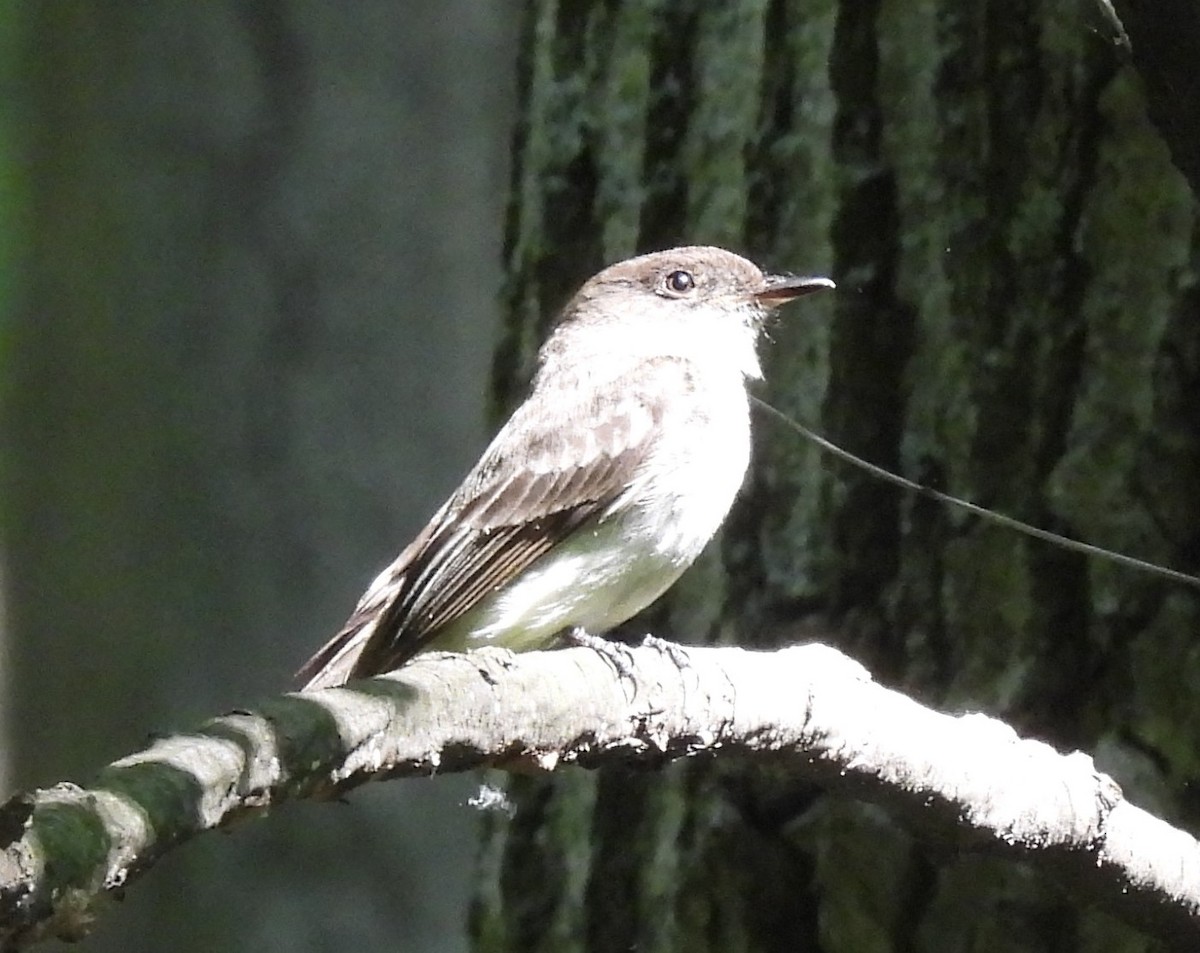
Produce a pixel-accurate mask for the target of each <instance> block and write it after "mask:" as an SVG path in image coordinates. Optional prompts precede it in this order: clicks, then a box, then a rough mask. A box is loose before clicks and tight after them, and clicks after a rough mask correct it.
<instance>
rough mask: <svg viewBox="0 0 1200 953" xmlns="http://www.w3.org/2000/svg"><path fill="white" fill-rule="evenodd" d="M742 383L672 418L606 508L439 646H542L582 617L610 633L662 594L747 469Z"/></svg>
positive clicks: (714, 524)
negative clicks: (713, 409)
mask: <svg viewBox="0 0 1200 953" xmlns="http://www.w3.org/2000/svg"><path fill="white" fill-rule="evenodd" d="M736 383H737V386H736V389H735V390H734V389H725V388H723V390H724V391H725V392H724V393H720V394H718V393H713V394H709V395H706V396H707V397H709V398H710V400H723V401H726V403H723V404H722V405H721V410H720V412H717V413H712V414H701V415H700V416H697V415H695V414H693V416H692V418H691V419H688V420H686V421H668V425H667V426H665V427H664V430H663V435H662V438H661V439H660V440H658V441H657V442H656V445H655V447H654V449H653V451H652V452H651V454H650V455H649V457H648V459H647V461H646V463H645V464H644V465H643V467H642V468H641V469H640V470H639V472H638V474H637V477H636V478H635V480H634V481H633V483H632V484H631V485H630V487H629V490H628V491H627V493H626V494H625V495H624V496H623V497H622V498H621V499H620V500H618V502H617V503H615V504H614V505H613V506H612V507H611V508H610V510H609V511H608V512H607V513H606V514H604V515H602V516H601V517H600V518H599V519H598V520H596V521H594V522H592V523H588V524H585V525H584V526H582V527H581V528H580V529H579V530H578V531H577V532H576V533H575V534H574V535H573V536H571V537H570V538H568V539H567V540H565V541H564V542H563V543H561V544H559V546H558V547H556V548H555V549H554V550H552V551H551V552H549V553H547V554H546V555H545V556H543V557H542V558H541V559H539V560H538V561H537V562H535V563H534V564H533V565H532V566H530V567H529V568H528V569H527V570H526V571H525V572H524V573H522V574H521V576H519V577H518V578H517V579H516V580H514V581H513V582H511V583H509V584H508V585H507V586H505V587H504V588H503V589H501V590H499V591H498V592H496V593H494V594H493V595H491V596H489V597H487V598H485V599H484V600H482V601H481V602H480V603H479V604H478V605H477V606H475V608H473V609H472V610H471V611H470V612H468V613H467V614H466V615H465V616H463V617H462V618H461V619H460V620H458V621H457V622H456V623H454V624H453V625H451V626H450V627H449V628H448V629H447V630H446V631H445V632H444V633H442V634H441V635H439V636H438V638H437V639H436V640H435V641H434V643H433V645H432V646H431V647H433V648H438V649H444V650H451V651H459V650H465V649H469V648H474V647H478V646H480V645H488V644H494V645H502V646H505V647H507V648H512V649H516V650H521V649H531V648H537V647H539V646H543V645H546V644H548V643H549V642H550V641H551V640H552V639H553V637H554V636H555V635H557V634H558V633H559V632H561V631H562V630H563V629H567V628H570V627H574V626H580V627H582V628H584V629H586V630H588V631H589V632H603V631H605V630H606V629H610V628H612V627H613V626H616V625H619V624H620V623H622V622H624V621H625V620H626V619H628V618H630V617H631V616H633V615H635V614H636V613H638V612H640V611H641V610H642V609H644V608H645V607H646V606H648V605H649V604H650V603H652V602H654V600H656V599H657V598H658V597H659V596H661V595H662V594H663V592H665V591H666V590H667V589H668V588H669V587H670V586H671V584H672V583H674V582H675V580H676V579H678V578H679V576H680V574H681V573H682V572H683V571H684V570H685V569H686V568H687V567H688V566H690V565H691V564H692V562H693V561H694V560H695V559H696V557H697V556H699V555H700V552H701V550H703V548H704V547H705V545H706V544H707V543H708V541H709V540H710V539H711V538H712V536H713V534H714V533H715V532H716V531H717V529H718V528H719V527H720V525H721V523H722V522H723V521H724V519H725V516H726V515H727V514H728V512H729V508H730V506H731V505H732V503H733V500H734V497H735V496H736V495H737V492H738V489H739V488H740V487H741V484H742V481H743V479H744V477H745V473H746V467H747V465H748V463H749V459H750V424H749V410H748V407H747V403H746V395H745V390H744V387H743V386H742V384H741V381H740V380H738V381H737V382H736ZM705 403H706V404H707V405H708V406H711V403H710V402H709V401H706V402H705ZM703 409H704V408H701V410H703ZM670 423H676V424H677V426H669V424H670Z"/></svg>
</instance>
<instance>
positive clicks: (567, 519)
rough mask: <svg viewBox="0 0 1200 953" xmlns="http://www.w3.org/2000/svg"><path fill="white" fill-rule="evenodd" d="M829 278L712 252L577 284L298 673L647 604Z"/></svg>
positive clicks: (330, 681) (694, 535)
mask: <svg viewBox="0 0 1200 953" xmlns="http://www.w3.org/2000/svg"><path fill="white" fill-rule="evenodd" d="M833 287H834V283H833V282H832V281H831V280H830V279H828V278H824V277H800V276H794V275H789V274H771V273H767V272H764V271H763V270H762V269H761V268H759V267H758V266H757V265H755V264H754V263H753V262H751V261H749V260H748V259H746V258H743V257H741V256H739V255H737V254H734V253H733V252H730V251H726V250H724V249H721V248H715V247H708V246H685V247H680V248H672V249H669V250H666V251H656V252H651V253H649V254H644V255H639V256H637V257H634V258H630V259H627V260H625V261H621V262H618V263H616V264H613V265H610V266H608V267H606V268H604V269H603V270H602V271H600V272H599V273H597V274H596V275H595V276H594V277H592V278H590V279H589V280H588V281H586V282H585V283H584V284H583V285H582V287H580V289H579V290H578V291H577V292H576V294H575V295H574V296H573V297H572V298H571V299H570V300H569V301H568V302H567V304H566V305H565V307H564V308H563V309H562V311H561V313H560V314H559V316H558V318H557V320H556V321H555V323H554V324H553V326H552V329H551V331H550V333H549V335H548V337H547V339H546V341H545V343H544V344H543V345H542V347H541V348H540V350H539V352H538V355H537V366H536V371H535V373H534V377H533V381H532V383H531V386H530V390H529V394H528V396H527V397H526V399H525V401H524V402H523V403H522V404H520V405H519V406H518V407H517V408H516V409H515V410H514V411H513V413H512V415H511V416H510V417H509V419H508V421H507V422H506V423H505V424H504V425H503V427H501V429H500V430H499V432H498V433H497V434H496V436H495V438H494V439H493V440H492V442H491V443H490V445H489V446H488V447H487V449H486V450H484V452H483V455H482V456H481V457H480V458H479V461H478V462H477V463H476V464H475V466H474V467H473V468H472V469H471V470H470V471H469V472H468V473H467V475H466V477H465V478H464V479H463V481H462V483H461V484H460V485H459V486H458V488H457V489H456V490H455V491H454V492H453V493H452V494H451V495H450V497H449V499H447V500H446V502H445V503H444V504H443V505H442V506H441V508H440V509H439V510H438V511H437V512H436V513H435V514H434V516H433V518H432V519H431V520H430V521H429V522H428V524H426V526H425V527H424V528H423V529H422V530H421V531H420V532H419V533H418V534H417V535H416V537H415V538H414V539H413V540H412V542H410V543H409V544H408V546H406V547H405V548H404V550H403V551H402V552H401V553H400V555H399V556H398V557H397V558H396V559H395V560H394V561H393V562H392V563H391V564H390V565H388V566H387V567H386V568H385V569H384V570H383V571H382V572H381V573H379V575H378V576H377V577H376V578H375V580H374V581H373V582H372V583H371V584H370V586H369V587H368V588H367V590H366V592H365V593H364V594H363V596H362V597H361V599H360V600H359V601H358V604H357V605H356V607H355V609H354V611H353V613H352V614H351V615H350V617H349V619H348V620H347V621H346V623H345V625H344V626H343V627H342V628H341V630H340V631H338V632H337V634H336V635H334V636H333V637H332V638H331V639H330V640H329V641H328V642H326V643H325V644H324V645H323V646H322V647H321V648H320V649H319V650H318V651H317V652H316V653H315V654H313V656H312V657H311V658H310V659H309V660H308V661H307V662H306V663H305V664H304V665H303V666H302V668H301V669H300V671H299V672H298V673H297V678H298V679H299V680H300V682H301V683H302V684H303V687H304V690H306V691H311V690H316V689H320V688H327V687H333V686H338V685H342V684H344V683H345V682H346V681H348V680H351V679H359V678H366V677H369V676H372V675H376V674H380V673H384V672H389V671H392V670H395V669H397V668H399V667H401V666H402V665H404V664H405V663H406V662H408V661H409V660H410V659H411V658H412V657H413V656H414V655H416V654H417V653H419V652H422V651H426V650H430V649H437V650H444V651H454V652H463V651H468V650H470V649H474V648H478V647H481V646H487V645H494V646H501V647H504V648H508V649H512V650H514V651H527V650H533V649H540V648H546V647H550V646H552V645H553V644H554V643H555V642H556V640H557V639H558V638H559V637H560V636H561V635H563V634H565V633H568V632H571V631H580V632H585V633H588V634H593V635H594V634H599V633H603V632H605V631H607V630H610V629H612V628H613V627H614V626H617V625H620V624H621V623H623V622H625V621H626V620H628V619H629V618H630V617H632V616H633V615H635V614H636V613H638V612H639V611H641V610H642V609H643V608H645V607H646V606H648V605H650V604H651V603H652V602H654V601H655V600H656V599H658V597H659V596H661V595H662V594H663V593H664V592H665V591H666V590H667V589H668V588H669V587H670V586H671V585H672V584H673V583H674V582H675V581H676V580H677V579H678V578H679V576H680V575H681V574H682V573H683V571H684V570H685V569H686V568H687V567H688V566H689V565H691V564H692V562H693V561H694V560H695V559H696V558H697V556H699V554H700V552H701V551H702V550H703V548H704V547H705V545H706V544H707V543H708V542H709V540H710V539H711V538H712V537H713V536H714V534H715V533H716V531H717V530H718V529H719V528H720V526H721V524H722V523H723V522H724V520H725V517H726V515H727V514H728V512H729V509H730V507H731V506H732V504H733V501H734V499H735V497H736V496H737V493H738V491H739V489H740V487H741V485H742V483H743V482H744V479H745V474H746V471H747V468H748V465H749V461H750V449H751V439H750V438H751V430H750V402H749V401H750V397H749V393H748V390H747V386H748V384H750V383H751V382H753V381H756V380H758V379H759V378H761V377H762V366H761V364H760V362H759V358H758V354H757V344H758V341H759V339H760V338H761V337H762V335H763V330H764V327H765V325H766V323H767V320H768V318H769V317H770V316H771V315H772V314H773V312H774V311H775V310H776V308H777V307H778V306H780V305H782V304H784V303H785V302H788V301H792V300H793V299H796V298H799V297H802V296H805V295H808V294H811V293H813V292H817V291H821V290H825V289H832V288H833Z"/></svg>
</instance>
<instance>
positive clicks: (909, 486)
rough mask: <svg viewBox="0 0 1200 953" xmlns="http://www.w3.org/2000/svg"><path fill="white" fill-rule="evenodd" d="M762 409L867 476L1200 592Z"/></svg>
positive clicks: (1191, 580)
mask: <svg viewBox="0 0 1200 953" xmlns="http://www.w3.org/2000/svg"><path fill="white" fill-rule="evenodd" d="M750 399H751V400H753V401H754V403H755V404H757V405H758V406H759V407H761V408H762V409H763V410H765V411H766V412H767V413H769V414H771V415H772V416H774V417H775V418H776V419H778V420H781V421H782V422H783V423H785V424H787V425H788V426H789V427H791V428H792V429H793V430H795V431H796V433H798V434H800V435H801V436H802V437H805V438H807V439H808V440H811V441H812V442H813V443H815V444H816V445H817V446H818V447H820V448H821V449H822V450H825V451H826V452H827V453H832V454H833V455H834V456H835V457H838V458H839V459H842V460H845V461H846V462H847V463H850V464H853V465H854V466H856V467H858V468H859V469H860V470H865V471H866V472H867V473H869V474H871V475H872V476H874V477H878V478H879V479H880V480H885V481H887V482H888V483H894V484H895V485H896V486H899V487H903V488H904V489H906V490H911V491H912V492H913V493H916V494H918V495H920V496H925V497H929V498H930V499H934V500H937V501H938V502H940V503H949V504H950V505H951V506H957V507H959V508H960V509H964V510H966V511H967V512H968V513H972V514H974V515H975V516H978V517H980V518H982V519H985V520H989V521H991V522H993V523H996V524H997V525H999V526H1004V527H1007V528H1008V529H1015V530H1016V531H1017V532H1019V533H1024V534H1025V535H1026V536H1032V537H1033V538H1034V539H1040V540H1042V541H1044V542H1047V543H1053V544H1054V545H1055V546H1061V547H1062V548H1063V549H1070V550H1073V551H1075V552H1077V553H1084V554H1085V555H1088V556H1098V557H1100V558H1101V559H1107V560H1109V561H1110V562H1114V563H1117V564H1119V565H1121V566H1129V567H1131V568H1133V569H1140V570H1142V571H1143V572H1148V573H1153V574H1154V575H1156V576H1161V577H1162V578H1164V579H1170V580H1171V581H1172V582H1179V583H1183V584H1184V585H1185V586H1191V587H1193V588H1195V589H1200V576H1190V575H1188V574H1187V573H1185V572H1180V571H1179V570H1177V569H1168V568H1167V567H1166V566H1159V565H1157V564H1155V563H1152V562H1147V561H1146V560H1144V559H1137V558H1135V557H1133V556H1126V555H1125V554H1124V553H1116V552H1113V551H1112V550H1111V549H1104V548H1103V547H1100V546H1093V545H1092V544H1091V543H1084V542H1080V541H1079V540H1077V539H1072V538H1071V537H1070V536H1062V535H1060V534H1059V533H1052V532H1050V531H1049V530H1047V529H1040V528H1039V527H1037V526H1032V525H1030V524H1029V523H1023V522H1021V521H1020V520H1019V519H1014V518H1013V517H1011V516H1005V515H1004V514H1003V513H997V512H996V511H995V510H989V509H986V508H984V507H982V506H979V505H977V504H975V503H969V502H967V501H966V500H962V499H959V498H958V497H957V496H951V495H950V494H949V493H942V492H941V491H940V490H935V489H934V488H933V487H931V486H926V485H925V484H923V483H917V482H915V481H913V480H909V479H907V478H905V477H902V476H899V475H898V474H895V473H892V472H891V471H890V470H885V469H884V468H883V467H880V466H876V465H875V464H874V463H869V462H867V461H866V460H863V459H862V458H861V457H856V456H855V455H854V454H852V453H851V452H850V451H848V450H843V449H842V448H841V447H839V446H838V445H837V444H836V443H831V442H830V441H828V440H826V439H825V438H824V437H822V436H821V435H820V434H818V433H816V432H815V431H813V430H810V429H809V428H808V427H805V426H804V425H803V424H802V423H799V422H798V421H796V420H793V419H792V418H791V417H789V416H788V415H787V414H785V413H784V412H783V411H781V410H776V409H775V408H774V407H772V406H771V405H770V404H768V403H767V402H766V401H765V400H761V399H760V398H758V397H754V396H751V398H750Z"/></svg>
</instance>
